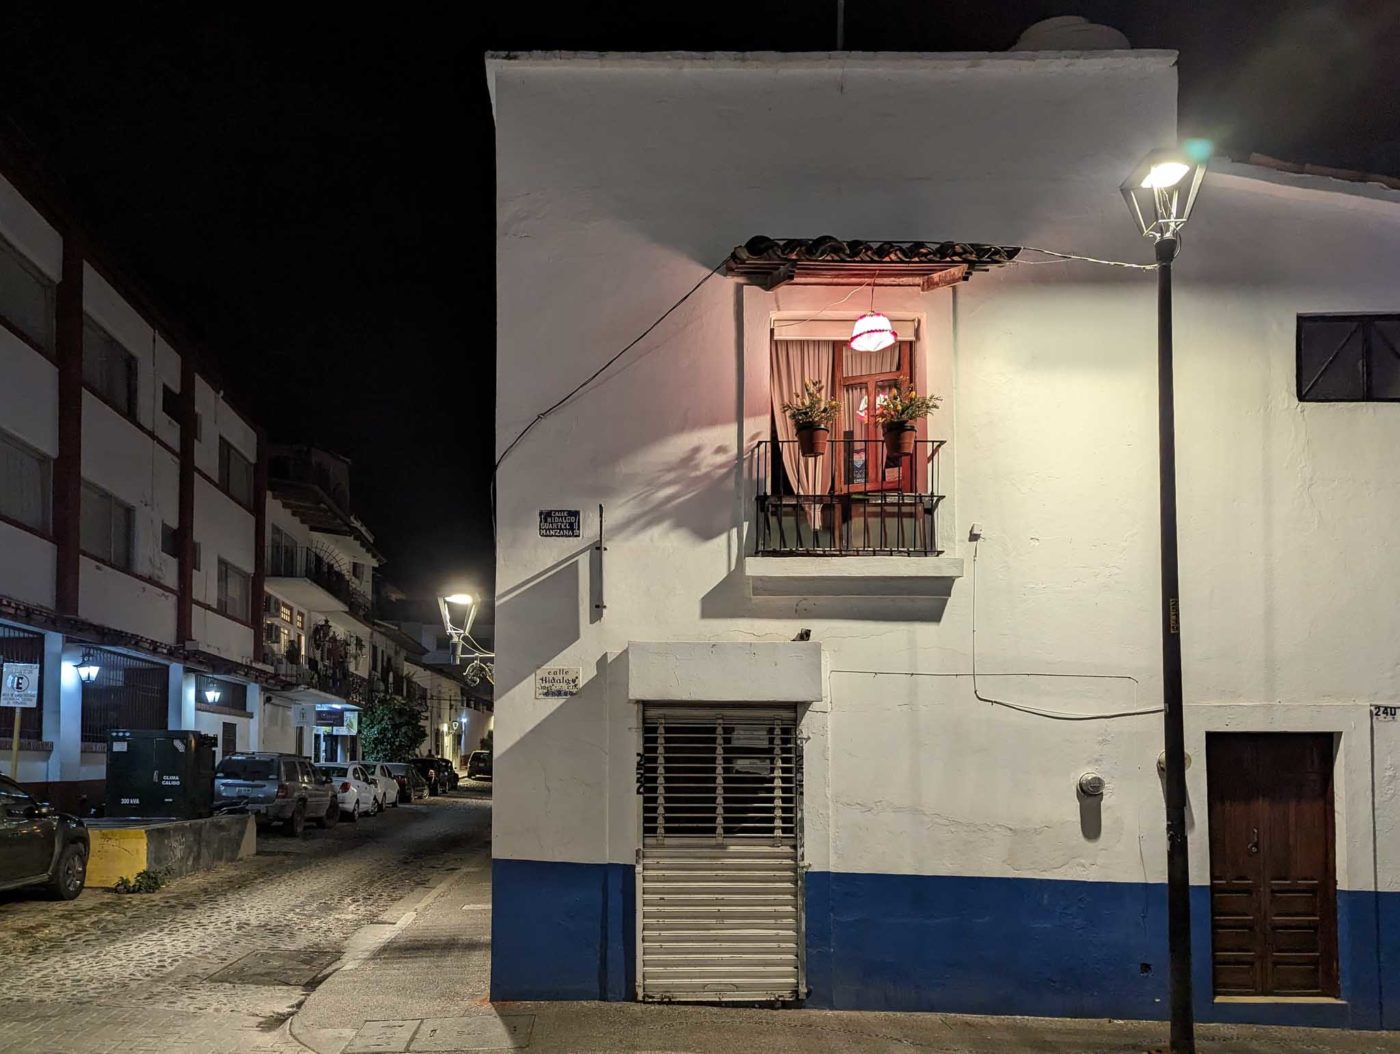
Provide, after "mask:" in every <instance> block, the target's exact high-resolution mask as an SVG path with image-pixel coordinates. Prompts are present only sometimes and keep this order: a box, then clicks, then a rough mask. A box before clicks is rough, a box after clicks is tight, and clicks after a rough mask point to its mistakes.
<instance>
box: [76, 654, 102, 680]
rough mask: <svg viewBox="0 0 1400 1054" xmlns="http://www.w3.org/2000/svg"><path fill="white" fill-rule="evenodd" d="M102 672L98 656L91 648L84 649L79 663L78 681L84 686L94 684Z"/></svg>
mask: <svg viewBox="0 0 1400 1054" xmlns="http://www.w3.org/2000/svg"><path fill="white" fill-rule="evenodd" d="M101 672H102V667H101V666H99V665H98V663H97V655H96V654H95V653H94V652H93V650H92V649H91V648H84V649H83V657H82V659H81V660H80V661H79V662H78V680H80V681H82V682H83V683H84V684H92V682H93V681H95V680H97V675H98V674H99V673H101Z"/></svg>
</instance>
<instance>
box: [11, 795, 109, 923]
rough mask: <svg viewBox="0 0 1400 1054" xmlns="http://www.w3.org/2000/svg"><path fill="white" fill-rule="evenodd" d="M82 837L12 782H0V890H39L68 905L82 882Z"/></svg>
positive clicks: (78, 828) (72, 823) (72, 821)
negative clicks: (44, 888)
mask: <svg viewBox="0 0 1400 1054" xmlns="http://www.w3.org/2000/svg"><path fill="white" fill-rule="evenodd" d="M87 859H88V833H87V828H86V827H85V826H84V825H83V821H82V820H80V819H78V818H77V817H76V816H69V815H68V814H67V813H62V812H58V811H57V810H56V809H55V808H54V807H53V806H52V805H49V804H47V803H45V802H41V801H38V800H36V799H35V797H34V796H33V795H32V794H30V793H29V792H28V791H26V790H25V789H24V788H23V787H21V786H20V785H19V784H18V783H16V782H15V781H14V780H12V779H10V778H8V777H6V776H0V889H19V888H22V887H24V886H44V887H46V888H47V889H48V891H49V893H50V894H51V895H52V896H55V897H58V898H60V899H62V900H72V899H73V898H74V897H76V896H77V895H78V894H79V893H81V892H82V891H83V882H84V880H85V879H86V877H87Z"/></svg>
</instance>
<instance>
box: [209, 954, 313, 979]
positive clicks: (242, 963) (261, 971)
mask: <svg viewBox="0 0 1400 1054" xmlns="http://www.w3.org/2000/svg"><path fill="white" fill-rule="evenodd" d="M336 958H337V956H336V954H335V953H334V952H326V951H321V950H320V949H317V948H304V949H302V950H301V951H290V952H289V951H272V950H266V951H256V952H249V953H248V954H247V955H245V956H243V958H241V959H237V960H235V961H234V962H231V963H229V964H228V965H227V966H225V967H224V968H223V969H222V970H220V971H219V972H218V973H215V974H210V975H209V980H211V981H223V982H225V983H227V984H286V985H304V984H310V983H311V981H312V979H313V978H314V977H315V976H316V975H317V974H319V973H320V972H321V971H322V970H324V969H325V968H326V967H327V966H329V965H330V964H331V963H333V962H335V960H336Z"/></svg>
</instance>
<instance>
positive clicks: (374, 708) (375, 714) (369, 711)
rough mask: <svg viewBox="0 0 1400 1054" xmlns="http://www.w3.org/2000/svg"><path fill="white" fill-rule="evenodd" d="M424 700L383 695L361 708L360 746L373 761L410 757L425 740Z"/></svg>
mask: <svg viewBox="0 0 1400 1054" xmlns="http://www.w3.org/2000/svg"><path fill="white" fill-rule="evenodd" d="M427 712H428V709H427V707H426V706H424V705H423V704H422V703H418V702H413V701H411V700H409V699H405V698H403V697H402V696H397V695H381V696H378V697H376V698H375V699H373V700H372V701H370V702H369V703H367V704H365V707H364V709H363V710H362V711H361V712H360V750H361V752H362V753H363V755H364V756H365V757H366V758H369V759H371V760H373V761H407V760H409V759H410V758H412V757H414V756H415V755H417V753H418V744H419V743H421V742H423V735H424V730H423V718H424V717H425V716H427Z"/></svg>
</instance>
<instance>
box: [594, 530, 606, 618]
mask: <svg viewBox="0 0 1400 1054" xmlns="http://www.w3.org/2000/svg"><path fill="white" fill-rule="evenodd" d="M593 549H594V551H595V552H596V553H597V554H598V602H597V603H596V604H594V605H593V610H594V611H598V612H602V611H606V610H607V609H608V605H607V603H606V602H605V595H604V593H603V559H604V557H603V554H604V553H606V552H607V551H608V547H607V546H606V545H604V544H603V506H602V505H599V506H598V544H597V545H595V546H594V547H593Z"/></svg>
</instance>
